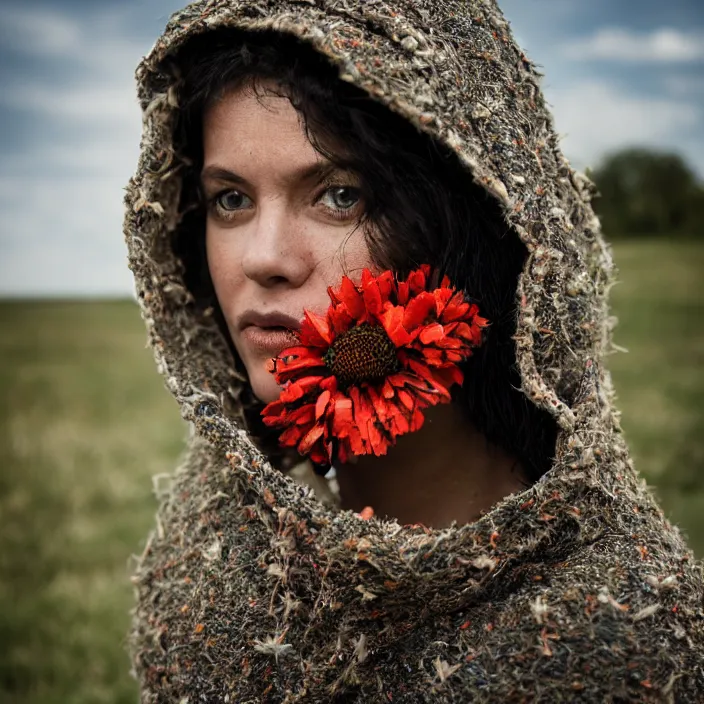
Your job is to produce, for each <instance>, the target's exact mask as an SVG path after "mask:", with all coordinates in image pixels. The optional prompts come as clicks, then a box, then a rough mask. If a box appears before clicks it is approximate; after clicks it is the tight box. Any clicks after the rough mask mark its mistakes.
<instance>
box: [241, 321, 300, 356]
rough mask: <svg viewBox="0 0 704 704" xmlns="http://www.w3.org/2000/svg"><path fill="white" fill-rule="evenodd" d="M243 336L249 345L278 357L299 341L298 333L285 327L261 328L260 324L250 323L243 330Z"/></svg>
mask: <svg viewBox="0 0 704 704" xmlns="http://www.w3.org/2000/svg"><path fill="white" fill-rule="evenodd" d="M242 337H243V338H244V340H245V342H246V343H247V345H248V346H249V347H251V348H252V349H254V350H257V351H258V352H261V353H264V354H266V355H268V356H269V357H276V356H277V355H278V354H279V352H281V350H283V349H286V348H287V347H292V346H293V345H295V344H297V343H298V338H297V337H296V335H295V334H294V333H293V332H292V331H291V330H289V329H287V328H283V327H270V328H260V327H259V326H258V325H248V326H247V327H246V328H245V329H244V330H243V331H242Z"/></svg>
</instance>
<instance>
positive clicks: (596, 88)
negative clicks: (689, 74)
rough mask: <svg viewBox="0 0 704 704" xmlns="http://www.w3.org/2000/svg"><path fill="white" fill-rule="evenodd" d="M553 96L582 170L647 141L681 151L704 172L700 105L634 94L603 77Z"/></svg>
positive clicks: (566, 141)
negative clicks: (697, 135)
mask: <svg viewBox="0 0 704 704" xmlns="http://www.w3.org/2000/svg"><path fill="white" fill-rule="evenodd" d="M548 98H549V99H550V101H551V103H552V104H553V106H554V113H555V122H556V126H557V129H558V130H559V131H560V133H561V134H562V135H563V139H562V145H563V149H564V151H565V153H566V154H567V155H568V156H569V157H570V159H571V160H573V161H574V162H575V164H576V165H577V166H579V167H580V168H581V167H584V166H594V165H595V163H596V162H597V161H598V160H599V158H600V157H601V156H603V155H604V154H605V153H607V152H610V151H612V150H615V149H619V148H622V147H624V146H628V145H646V146H652V147H657V148H670V149H676V150H678V151H680V152H682V153H683V154H684V155H685V156H686V157H687V158H688V160H689V161H690V163H692V164H693V166H694V167H695V168H696V169H697V170H698V171H699V173H700V174H704V149H702V145H701V144H700V141H699V140H695V139H694V137H693V136H692V135H693V133H694V131H695V130H696V129H697V128H698V127H700V126H701V124H702V122H703V121H704V114H703V111H702V109H701V108H700V107H699V106H697V105H696V104H695V103H692V102H689V101H687V100H673V99H667V98H659V97H650V96H638V95H633V94H628V93H627V92H625V91H623V90H622V89H620V88H618V87H617V86H614V85H611V84H609V83H604V82H599V81H582V82H579V83H574V84H569V85H566V86H565V87H563V88H558V87H555V88H552V89H551V90H548ZM688 134H689V135H690V136H688Z"/></svg>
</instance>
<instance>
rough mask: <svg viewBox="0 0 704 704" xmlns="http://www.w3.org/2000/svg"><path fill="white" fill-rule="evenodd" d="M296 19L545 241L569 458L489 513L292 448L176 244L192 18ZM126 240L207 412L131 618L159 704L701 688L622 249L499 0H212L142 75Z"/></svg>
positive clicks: (148, 306)
mask: <svg viewBox="0 0 704 704" xmlns="http://www.w3.org/2000/svg"><path fill="white" fill-rule="evenodd" d="M219 27H238V28H241V29H244V30H274V31H278V32H283V33H286V34H290V35H294V36H295V37H297V38H298V39H299V40H301V41H303V42H305V43H307V44H309V45H311V46H312V47H313V48H314V49H315V50H317V51H318V52H320V53H321V54H323V55H324V56H325V57H327V59H328V60H329V61H330V62H331V63H332V64H333V65H334V66H335V67H336V68H337V69H338V71H339V76H340V78H341V79H342V80H343V81H348V82H351V83H353V84H355V85H356V86H358V87H359V88H361V89H363V90H365V91H366V92H367V93H368V94H369V95H371V96H372V97H373V98H375V99H376V100H378V101H381V103H383V104H384V105H386V106H387V107H388V108H390V109H391V110H392V111H394V112H396V113H398V114H400V115H401V116H403V117H404V118H405V119H407V120H409V121H410V122H412V123H413V124H414V125H416V126H417V127H418V129H420V130H423V131H425V132H426V133H427V134H429V135H431V136H432V137H433V138H435V139H436V140H439V141H440V142H441V143H443V144H444V145H446V146H447V147H449V148H450V149H451V150H453V151H454V153H456V154H457V156H458V157H459V159H460V160H461V162H462V164H463V165H464V166H465V167H466V169H467V171H468V173H469V174H470V175H471V178H472V179H473V180H474V182H475V183H476V184H478V185H479V186H481V187H482V188H484V189H485V190H486V192H487V193H488V194H489V195H490V196H491V197H492V198H493V199H494V200H495V202H496V203H497V204H498V205H499V206H500V208H501V212H502V213H503V215H504V218H505V220H506V223H507V226H508V227H509V228H510V231H511V233H512V236H515V237H518V238H520V240H521V241H522V242H523V244H524V245H525V248H526V250H527V256H526V260H525V265H524V268H523V270H522V273H521V275H520V277H519V281H518V289H517V291H516V303H517V306H516V311H517V312H516V335H515V345H516V359H517V365H518V368H519V370H520V374H521V389H522V392H523V393H524V394H525V396H526V397H527V399H529V401H530V402H531V403H533V404H535V405H536V406H537V407H538V408H539V409H542V410H543V411H546V412H547V413H549V414H550V416H551V417H552V418H553V419H554V421H555V424H556V426H557V428H558V433H557V442H556V448H555V457H554V461H553V464H552V467H551V468H550V470H549V471H548V472H547V473H546V474H545V475H544V476H543V477H542V478H541V479H540V480H539V481H538V482H536V483H535V484H534V485H532V486H531V487H530V488H528V489H526V490H525V491H522V492H520V493H516V494H513V495H510V496H508V497H506V498H504V499H503V500H501V501H500V502H498V503H497V504H495V505H494V506H493V507H492V508H491V509H490V510H489V511H488V512H486V513H485V514H484V515H483V516H482V517H481V518H479V519H478V520H477V521H475V522H473V523H471V524H467V525H462V526H453V527H451V528H447V529H442V530H439V529H438V530H432V529H424V528H423V527H420V526H416V527H411V526H401V525H399V524H398V523H397V522H395V521H386V520H380V519H377V518H372V519H371V520H362V519H361V518H359V517H358V516H357V515H355V514H353V513H352V512H350V511H339V510H335V509H334V507H330V506H329V505H328V503H327V502H324V501H322V500H321V499H320V498H319V497H318V496H316V494H315V493H314V492H313V490H312V489H311V488H308V487H305V486H302V485H301V484H300V483H298V482H296V481H294V480H293V479H292V478H291V477H290V476H288V475H287V474H286V473H284V472H282V471H280V470H279V469H276V468H274V467H272V465H271V464H270V462H269V461H268V460H267V457H266V456H264V455H263V454H262V453H261V452H260V451H259V450H258V449H257V447H256V446H255V444H254V442H253V441H252V438H251V437H250V435H249V434H248V431H247V430H246V423H245V421H244V416H243V407H244V405H245V404H246V399H247V398H248V397H250V396H251V390H250V389H249V387H248V384H247V381H246V377H245V375H244V374H243V372H242V367H241V363H239V361H238V360H237V359H233V355H232V352H231V351H230V349H229V347H228V344H227V343H226V341H225V339H224V337H223V334H222V332H221V328H220V326H219V325H218V324H217V321H216V319H215V315H214V314H213V310H212V309H211V308H204V307H203V306H199V305H198V301H197V300H195V299H194V296H193V294H192V292H191V291H190V290H189V288H188V287H187V285H186V282H185V280H184V267H183V264H182V262H181V261H180V259H179V257H178V255H177V253H175V252H174V249H173V247H172V240H173V238H172V235H173V233H174V231H175V230H177V229H178V227H179V224H180V222H181V219H182V218H181V214H180V213H179V197H180V194H181V188H182V183H183V174H184V172H185V170H186V169H187V164H184V163H183V162H182V161H181V160H180V158H179V156H178V154H177V153H176V151H175V149H174V144H173V135H174V129H175V125H176V120H177V115H178V80H179V77H178V71H173V70H171V69H169V68H168V67H169V66H170V65H171V61H170V59H171V58H172V57H174V56H175V55H176V53H177V52H178V50H179V49H180V48H181V47H182V46H183V45H184V44H185V43H186V42H187V40H188V39H189V38H190V37H194V36H195V35H197V34H200V33H203V32H208V31H211V30H213V29H214V28H219ZM137 79H138V84H139V97H140V101H141V105H142V108H143V111H144V131H143V138H142V144H141V156H140V159H139V164H138V167H137V171H136V175H135V176H134V178H132V179H131V181H130V183H129V185H128V188H127V196H126V206H127V209H126V218H125V236H126V239H127V244H128V248H129V261H130V267H131V269H132V271H133V272H134V275H135V280H136V287H137V293H138V298H139V301H140V305H141V309H142V314H143V317H144V320H145V322H146V325H147V328H148V334H149V340H150V343H151V346H152V348H153V350H154V353H155V357H156V361H157V364H158V367H159V369H160V371H161V372H162V374H163V375H164V377H165V379H166V384H167V386H168V388H169V389H170V391H171V392H172V393H173V395H174V396H175V397H176V399H177V401H178V403H179V405H180V408H181V413H182V415H183V417H184V418H185V419H186V420H187V421H189V423H190V427H191V429H192V432H191V435H190V438H189V443H188V450H187V452H186V454H185V456H184V459H183V461H182V463H181V465H180V467H179V468H178V470H177V471H176V472H175V474H174V475H173V476H172V477H171V480H170V481H169V483H168V485H167V486H162V487H161V491H160V499H161V505H160V508H159V512H158V515H157V522H156V529H155V531H154V532H153V533H152V535H151V536H150V538H149V540H148V542H147V545H146V548H145V550H144V553H143V554H142V556H141V558H140V560H139V563H138V567H137V570H136V574H135V576H134V584H135V589H136V594H137V606H136V609H135V612H134V621H133V629H132V632H131V637H130V646H131V654H132V659H133V667H134V670H135V673H136V675H137V677H138V679H139V682H140V687H141V699H142V702H145V703H156V702H181V703H185V702H188V703H189V704H195V702H208V703H210V702H267V701H269V702H298V701H305V702H332V701H340V702H353V701H354V702H426V701H427V702H431V701H432V702H438V701H447V702H450V701H453V702H454V701H457V702H469V701H472V702H514V701H515V702H557V701H570V702H607V701H610V702H626V701H638V702H644V701H666V702H667V701H669V702H698V701H702V700H703V698H704V665H703V664H702V663H703V659H702V654H703V653H704V614H703V612H702V604H703V586H702V584H703V578H702V567H701V565H700V564H699V563H697V562H696V561H695V560H694V559H693V556H692V553H691V551H690V550H689V549H688V548H687V547H686V545H685V544H684V542H683V540H682V537H681V536H680V534H679V532H678V531H677V529H676V528H674V527H673V526H671V525H670V524H669V523H668V521H667V520H666V519H665V517H664V516H663V513H662V511H661V509H660V508H659V507H658V505H657V504H656V502H655V501H654V499H653V498H652V496H651V493H650V492H649V490H648V489H647V487H646V486H645V483H644V482H643V480H642V479H641V478H640V477H639V476H638V474H637V473H636V472H635V470H634V468H633V465H632V463H631V460H630V459H629V455H628V450H627V447H626V445H625V443H624V440H623V438H622V435H621V430H620V427H619V423H618V414H617V412H616V411H615V409H614V405H613V393H612V387H611V382H610V378H609V375H608V372H607V371H606V370H605V369H604V356H605V354H606V353H607V352H608V351H609V345H610V330H611V325H612V320H611V318H609V316H608V310H607V304H606V294H607V291H608V287H609V284H610V282H611V279H612V261H611V255H610V252H609V249H608V247H607V246H606V245H605V244H604V241H603V239H602V237H601V235H600V233H599V223H598V221H597V219H596V218H595V216H594V214H593V211H592V209H591V205H590V199H591V196H592V194H593V187H592V185H591V184H590V183H589V181H588V180H587V179H586V178H585V177H583V176H581V175H580V174H578V173H576V172H575V171H574V170H573V169H572V168H571V167H570V165H569V164H568V162H567V161H566V159H565V158H564V156H563V155H562V153H561V151H560V148H559V146H558V140H557V136H556V134H555V131H554V129H553V124H552V119H551V116H550V114H549V112H548V110H547V108H546V106H545V102H544V100H543V97H542V95H541V92H540V88H539V74H538V72H537V71H536V69H535V67H534V65H533V64H532V63H531V62H530V60H529V59H528V58H526V56H525V55H524V54H523V53H522V52H521V50H520V49H519V48H518V47H517V46H516V44H515V42H514V40H513V38H512V35H511V32H510V29H509V26H508V24H507V22H506V21H505V20H504V18H503V16H502V14H501V12H500V11H499V9H498V8H497V6H496V4H495V2H494V1H493V0H461V1H460V0H433V1H432V2H431V0H395V2H393V3H390V2H385V1H384V0H375V1H370V2H349V1H348V0H288V1H286V0H266V1H265V0H247V1H246V2H245V1H244V0H208V1H205V0H199V1H197V2H194V3H192V4H190V5H189V6H188V7H186V8H185V9H183V10H182V11H180V12H178V13H176V14H174V15H173V16H172V18H171V19H170V21H169V23H168V25H167V27H166V30H165V32H164V34H163V36H162V37H161V38H160V39H159V40H158V41H157V43H156V44H155V46H154V48H153V49H152V51H151V53H150V54H149V55H148V56H147V57H146V58H145V59H144V60H143V61H142V63H141V64H140V66H139V68H138V70H137Z"/></svg>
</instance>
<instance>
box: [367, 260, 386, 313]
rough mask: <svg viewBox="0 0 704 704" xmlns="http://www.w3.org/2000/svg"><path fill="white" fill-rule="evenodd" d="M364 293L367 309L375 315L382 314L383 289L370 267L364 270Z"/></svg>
mask: <svg viewBox="0 0 704 704" xmlns="http://www.w3.org/2000/svg"><path fill="white" fill-rule="evenodd" d="M362 295H363V297H364V305H365V306H366V307H367V311H368V312H369V313H371V314H372V315H374V316H378V315H381V312H382V304H381V291H380V290H379V285H378V284H377V282H376V279H375V278H374V275H373V274H372V272H371V271H369V269H364V271H362Z"/></svg>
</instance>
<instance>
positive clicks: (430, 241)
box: [173, 29, 556, 481]
mask: <svg viewBox="0 0 704 704" xmlns="http://www.w3.org/2000/svg"><path fill="white" fill-rule="evenodd" d="M173 61H174V64H173V69H174V71H175V73H176V74H177V75H178V76H179V78H180V81H179V86H180V88H179V92H178V100H179V105H180V108H181V110H180V117H179V121H178V125H177V127H176V134H175V144H176V149H177V151H178V152H179V154H180V155H181V156H182V158H184V160H185V161H186V162H187V163H188V164H189V168H188V169H187V170H186V173H185V174H184V188H183V193H182V211H183V212H184V213H185V215H184V220H183V222H182V225H181V227H180V228H179V229H178V231H177V233H176V238H175V242H174V247H175V249H176V251H177V254H179V255H180V256H181V258H182V259H183V261H184V263H185V265H186V282H187V285H188V286H189V287H190V288H191V290H192V291H193V292H194V294H195V295H196V296H197V297H200V298H201V300H206V301H208V302H209V304H211V305H214V306H215V308H216V310H219V308H218V306H217V301H216V300H215V296H214V292H213V287H212V283H211V282H210V277H209V274H208V269H207V262H206V258H205V246H204V239H205V238H204V232H205V227H204V208H203V204H202V199H201V198H200V197H199V174H200V169H201V167H202V160H203V154H202V117H203V113H204V110H205V109H206V108H207V107H208V106H209V105H210V104H212V103H213V102H214V101H217V100H218V99H219V98H220V97H222V96H223V95H224V94H225V93H226V92H227V91H230V90H232V89H235V88H240V87H244V86H246V87H249V88H251V89H252V90H253V91H255V93H257V92H258V91H261V90H262V89H261V82H262V81H267V83H272V84H275V85H276V86H277V88H276V93H277V94H278V95H282V96H285V97H286V98H288V99H289V100H290V102H291V104H292V105H293V107H294V108H295V109H296V110H297V111H298V112H299V114H300V115H301V117H302V124H303V125H304V128H305V131H306V134H307V137H308V139H309V140H310V142H311V144H312V145H313V147H314V148H315V149H316V150H317V151H318V152H319V153H320V154H321V155H323V156H324V157H326V158H328V159H330V160H331V161H332V162H334V163H336V164H337V165H339V166H341V167H344V168H347V169H350V170H353V171H354V172H355V173H357V174H358V175H359V177H360V180H361V189H362V195H363V198H364V202H365V204H366V211H365V213H364V215H363V216H362V220H361V221H360V223H359V224H358V226H361V227H364V233H365V236H366V238H367V242H368V246H369V249H370V252H371V255H372V259H373V260H374V261H375V263H377V264H378V265H379V266H380V267H383V268H385V269H392V270H393V271H395V272H397V273H398V274H399V275H401V276H403V275H405V274H407V273H408V272H409V271H410V270H412V269H414V268H416V267H417V266H418V265H420V264H422V263H429V264H431V265H433V266H435V267H437V268H438V269H439V270H440V272H441V274H447V275H448V276H449V277H450V279H451V281H452V282H453V284H454V285H455V286H456V287H457V288H459V289H463V290H464V292H465V293H466V294H467V296H468V297H469V298H471V299H472V300H474V301H476V302H477V303H478V305H479V307H480V310H481V313H482V315H484V316H485V317H487V318H488V319H489V320H490V321H491V327H490V329H489V330H488V333H487V335H486V340H485V343H484V344H483V345H482V346H481V347H480V348H479V349H478V350H476V351H475V354H474V356H473V357H471V358H470V359H469V360H468V361H467V362H466V363H465V364H464V369H463V371H464V373H465V382H464V384H463V386H462V388H461V389H459V390H457V391H456V392H455V395H454V400H455V401H456V402H457V403H459V404H460V406H461V407H462V408H463V409H464V410H465V411H466V414H467V417H468V418H469V419H470V420H471V422H472V423H473V424H474V425H475V426H476V427H477V429H478V430H479V431H480V432H482V433H483V434H484V436H485V437H486V438H487V439H488V440H489V441H491V442H492V443H494V444H496V445H499V446H500V447H502V448H504V449H505V450H506V451H508V452H509V453H511V454H513V455H514V456H516V457H517V459H518V460H519V461H520V462H521V464H522V465H523V467H524V469H525V471H526V472H527V474H528V476H529V477H530V478H531V480H532V481H535V480H537V479H538V478H539V477H540V476H542V475H543V474H544V473H545V472H546V471H547V470H548V469H549V467H550V465H551V460H552V456H553V454H554V446H555V437H556V427H555V424H554V422H553V421H552V419H551V418H550V417H549V416H548V415H547V414H546V413H545V412H544V411H541V410H539V409H538V408H537V407H536V406H534V405H533V404H532V403H531V402H529V401H528V399H527V398H526V397H525V395H524V394H523V393H522V392H521V391H520V384H521V381H520V375H519V373H518V370H517V368H516V360H515V344H514V341H513V335H514V334H515V327H516V288H517V278H518V275H519V273H520V271H521V269H522V266H523V263H524V260H525V257H526V250H525V248H524V246H523V244H522V243H521V241H520V239H519V238H518V236H517V234H516V233H515V232H513V231H512V230H511V229H510V227H509V226H508V225H507V223H506V221H505V220H504V218H503V216H502V212H501V209H500V206H499V205H498V203H497V202H496V201H495V200H494V199H493V198H492V197H491V196H490V195H489V194H488V193H487V192H486V191H485V190H484V189H483V188H481V187H480V186H478V185H477V184H475V183H474V182H473V180H472V177H471V174H469V173H468V171H467V169H466V167H464V166H463V165H462V164H461V163H460V161H459V159H458V157H457V156H456V155H455V154H454V153H453V152H452V151H451V150H450V149H449V148H447V147H445V146H444V145H442V144H440V143H439V142H438V141H437V140H435V139H433V138H432V137H431V136H429V135H427V134H425V133H424V132H421V131H420V130H419V129H417V128H416V127H415V126H414V125H413V124H411V123H410V122H409V121H408V120H406V119H405V118H402V117H401V116H399V115H397V114H395V113H394V112H392V111H391V110H390V109H389V108H387V107H386V106H384V105H382V104H381V103H380V102H378V101H377V100H375V99H373V98H371V97H370V96H369V95H368V94H367V93H365V92H364V91H363V90H361V89H359V88H357V87H355V86H353V85H351V84H349V83H346V82H344V81H342V80H341V79H340V78H339V76H338V70H337V69H336V68H335V67H334V65H332V64H331V63H330V62H329V61H328V60H327V59H326V58H325V57H324V56H323V55H321V54H319V53H318V52H316V51H315V50H314V49H313V48H312V47H310V46H309V45H307V44H305V43H303V42H301V41H299V40H298V39H296V38H295V37H292V36H290V35H285V34H281V33H277V32H271V31H262V32H244V31H242V30H235V29H220V30H216V31H213V32H208V33H205V34H203V35H200V36H196V37H194V38H193V39H191V40H190V41H189V42H188V43H187V44H186V45H185V46H184V47H183V48H182V49H181V51H180V52H179V53H178V54H177V55H176V56H175V57H174V60H173ZM267 92H268V93H270V92H271V91H270V90H268V91H267ZM257 94H260V93H257ZM194 230H195V231H196V232H200V237H196V238H194V237H193V236H192V233H193V232H194ZM184 233H188V234H184ZM220 316H221V314H220ZM223 328H224V325H223ZM224 330H225V331H226V328H224ZM226 337H227V339H228V340H229V335H227V334H226ZM230 342H231V341H230Z"/></svg>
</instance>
